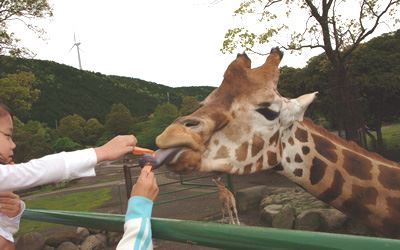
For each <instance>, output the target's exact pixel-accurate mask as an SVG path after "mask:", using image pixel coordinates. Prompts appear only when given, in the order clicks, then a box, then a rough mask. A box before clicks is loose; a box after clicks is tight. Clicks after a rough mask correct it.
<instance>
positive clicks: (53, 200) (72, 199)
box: [18, 188, 111, 234]
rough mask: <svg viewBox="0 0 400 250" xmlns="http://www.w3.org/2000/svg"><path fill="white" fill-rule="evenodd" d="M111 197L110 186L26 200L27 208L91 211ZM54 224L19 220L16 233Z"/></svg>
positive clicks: (38, 229) (41, 228)
mask: <svg viewBox="0 0 400 250" xmlns="http://www.w3.org/2000/svg"><path fill="white" fill-rule="evenodd" d="M110 199H111V188H102V189H97V190H94V191H85V192H77V193H72V194H62V195H54V196H52V197H46V198H38V199H36V200H29V201H26V202H25V203H26V207H27V208H40V209H54V210H71V211H91V210H92V209H94V208H96V207H98V206H100V205H102V204H104V203H105V202H106V201H108V200H110ZM55 225H56V224H53V223H47V222H39V221H33V220H26V219H22V220H21V225H20V230H19V232H18V234H24V233H27V232H32V231H35V232H37V231H42V230H46V229H49V228H52V227H54V226H55Z"/></svg>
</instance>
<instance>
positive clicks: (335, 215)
mask: <svg viewBox="0 0 400 250" xmlns="http://www.w3.org/2000/svg"><path fill="white" fill-rule="evenodd" d="M319 210H320V213H321V216H322V218H323V219H324V228H323V230H324V231H327V232H331V231H336V230H338V229H340V228H342V227H343V226H344V224H345V222H346V221H347V220H348V218H347V216H346V215H345V214H344V213H342V212H340V211H339V210H337V209H334V208H331V209H319Z"/></svg>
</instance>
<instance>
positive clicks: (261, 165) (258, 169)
mask: <svg viewBox="0 0 400 250" xmlns="http://www.w3.org/2000/svg"><path fill="white" fill-rule="evenodd" d="M263 161H264V156H261V157H260V158H259V159H258V160H257V162H256V171H260V170H261V169H262V167H263Z"/></svg>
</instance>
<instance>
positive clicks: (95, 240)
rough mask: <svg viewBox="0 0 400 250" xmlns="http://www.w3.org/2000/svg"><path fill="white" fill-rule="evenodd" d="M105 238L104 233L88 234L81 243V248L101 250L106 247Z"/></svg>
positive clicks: (84, 249)
mask: <svg viewBox="0 0 400 250" xmlns="http://www.w3.org/2000/svg"><path fill="white" fill-rule="evenodd" d="M106 245H107V238H106V236H105V235H104V234H96V235H90V236H88V237H87V238H86V239H85V240H84V241H83V243H82V245H81V250H102V249H104V248H106Z"/></svg>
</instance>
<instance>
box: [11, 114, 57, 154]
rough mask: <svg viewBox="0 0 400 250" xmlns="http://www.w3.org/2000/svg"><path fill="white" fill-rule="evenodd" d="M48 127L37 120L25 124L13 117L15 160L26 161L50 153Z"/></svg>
mask: <svg viewBox="0 0 400 250" xmlns="http://www.w3.org/2000/svg"><path fill="white" fill-rule="evenodd" d="M50 141H51V137H50V129H49V128H47V127H46V126H44V125H43V124H41V123H40V122H37V121H29V122H27V123H26V124H24V123H23V122H21V121H20V120H19V119H18V118H17V117H14V142H15V144H16V145H17V147H16V149H15V162H26V161H29V160H31V159H35V158H40V157H42V156H45V155H47V154H49V153H52V147H51V144H50Z"/></svg>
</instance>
